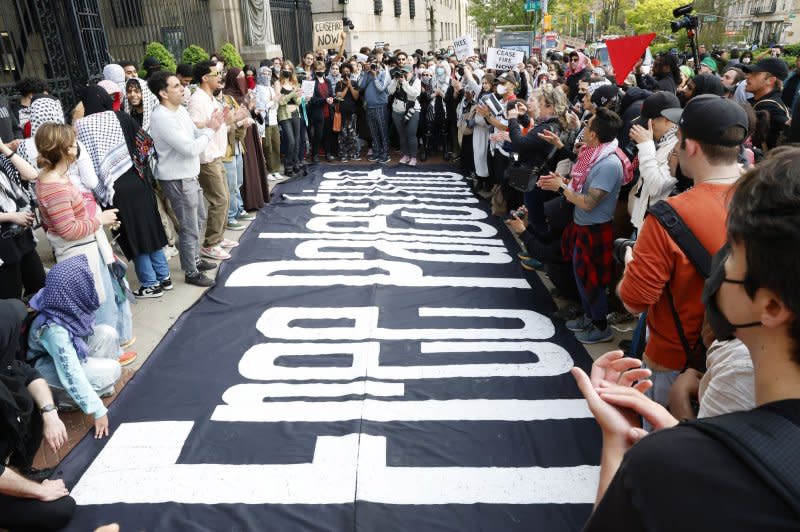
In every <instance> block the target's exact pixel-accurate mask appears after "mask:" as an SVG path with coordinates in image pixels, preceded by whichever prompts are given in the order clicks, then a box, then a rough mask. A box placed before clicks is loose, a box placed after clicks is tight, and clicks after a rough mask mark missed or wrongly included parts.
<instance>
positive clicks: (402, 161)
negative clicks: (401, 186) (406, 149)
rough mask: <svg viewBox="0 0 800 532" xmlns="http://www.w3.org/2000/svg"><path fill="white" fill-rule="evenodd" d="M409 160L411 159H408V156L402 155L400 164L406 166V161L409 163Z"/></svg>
mask: <svg viewBox="0 0 800 532" xmlns="http://www.w3.org/2000/svg"><path fill="white" fill-rule="evenodd" d="M410 160H411V157H409V156H408V155H403V156H402V157H401V158H400V164H408V161H410Z"/></svg>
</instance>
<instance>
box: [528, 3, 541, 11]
mask: <svg viewBox="0 0 800 532" xmlns="http://www.w3.org/2000/svg"><path fill="white" fill-rule="evenodd" d="M540 7H541V3H540V2H539V0H525V12H526V13H532V12H534V11H539V8H540Z"/></svg>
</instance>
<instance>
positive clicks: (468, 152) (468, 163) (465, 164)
mask: <svg viewBox="0 0 800 532" xmlns="http://www.w3.org/2000/svg"><path fill="white" fill-rule="evenodd" d="M473 172H475V158H474V156H473V155H472V133H470V134H469V135H464V136H463V137H461V173H462V174H464V175H466V176H468V175H470V174H472V173H473Z"/></svg>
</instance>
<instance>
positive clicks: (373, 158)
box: [367, 152, 378, 163]
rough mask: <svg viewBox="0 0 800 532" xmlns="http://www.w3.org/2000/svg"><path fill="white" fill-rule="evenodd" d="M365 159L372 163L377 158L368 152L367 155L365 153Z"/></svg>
mask: <svg viewBox="0 0 800 532" xmlns="http://www.w3.org/2000/svg"><path fill="white" fill-rule="evenodd" d="M367 160H368V161H369V162H371V163H374V162H376V161H377V160H378V157H377V156H375V155H373V154H372V152H370V153H369V155H367Z"/></svg>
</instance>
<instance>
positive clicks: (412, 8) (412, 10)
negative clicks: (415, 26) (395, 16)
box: [408, 0, 417, 18]
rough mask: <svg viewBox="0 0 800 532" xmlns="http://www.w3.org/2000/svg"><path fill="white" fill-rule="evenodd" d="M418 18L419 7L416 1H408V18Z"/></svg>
mask: <svg viewBox="0 0 800 532" xmlns="http://www.w3.org/2000/svg"><path fill="white" fill-rule="evenodd" d="M416 16H417V6H416V5H415V4H414V0H408V18H414V17H416Z"/></svg>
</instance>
